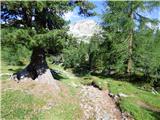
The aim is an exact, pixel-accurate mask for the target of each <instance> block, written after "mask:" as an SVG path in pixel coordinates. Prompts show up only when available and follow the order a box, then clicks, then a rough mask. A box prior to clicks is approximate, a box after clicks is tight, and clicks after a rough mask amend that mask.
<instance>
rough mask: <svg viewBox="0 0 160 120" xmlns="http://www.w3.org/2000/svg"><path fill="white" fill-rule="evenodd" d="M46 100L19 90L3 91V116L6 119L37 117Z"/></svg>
mask: <svg viewBox="0 0 160 120" xmlns="http://www.w3.org/2000/svg"><path fill="white" fill-rule="evenodd" d="M44 104H45V101H43V100H42V99H39V98H37V97H35V96H33V95H30V94H28V93H25V92H22V91H19V90H16V91H15V90H7V91H5V92H2V98H1V117H2V118H5V119H6V120H13V119H37V118H38V117H39V116H38V114H39V112H38V110H39V109H40V108H41V107H42V106H43V105H44Z"/></svg>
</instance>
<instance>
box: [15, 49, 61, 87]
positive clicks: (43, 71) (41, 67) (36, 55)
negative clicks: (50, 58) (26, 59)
mask: <svg viewBox="0 0 160 120" xmlns="http://www.w3.org/2000/svg"><path fill="white" fill-rule="evenodd" d="M16 75H17V79H18V80H21V79H24V78H26V77H27V78H31V79H32V80H35V81H38V82H41V83H47V84H52V85H53V86H54V87H55V88H57V89H58V85H57V83H56V80H55V79H54V78H53V76H52V74H51V71H50V69H49V67H48V65H47V62H46V55H45V51H44V49H43V48H39V47H36V48H34V49H33V52H32V56H31V62H30V64H29V65H28V66H27V67H26V68H25V69H24V70H22V71H20V72H18V73H16Z"/></svg>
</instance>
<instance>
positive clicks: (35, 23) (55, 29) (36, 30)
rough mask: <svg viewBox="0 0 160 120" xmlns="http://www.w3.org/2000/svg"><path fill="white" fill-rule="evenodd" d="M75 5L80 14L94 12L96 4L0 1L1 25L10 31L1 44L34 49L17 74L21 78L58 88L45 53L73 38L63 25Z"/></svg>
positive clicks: (84, 2) (61, 47) (56, 48)
mask: <svg viewBox="0 0 160 120" xmlns="http://www.w3.org/2000/svg"><path fill="white" fill-rule="evenodd" d="M76 6H78V7H79V14H80V15H84V16H92V15H94V12H93V11H92V9H93V8H94V7H95V6H94V4H92V3H91V2H88V1H18V2H17V1H3V2H1V23H3V24H1V25H2V28H3V29H9V31H10V32H6V34H3V32H2V45H5V44H13V45H16V44H22V45H25V46H27V47H28V48H29V49H31V50H32V55H31V61H30V63H29V65H28V66H27V67H26V68H25V69H24V70H22V71H20V72H18V73H16V76H17V78H18V79H19V80H20V79H21V78H22V77H30V78H32V79H35V80H37V81H40V82H44V83H49V84H50V83H53V85H55V86H54V87H57V85H56V83H55V80H54V78H53V77H52V75H51V72H50V69H49V67H48V65H47V62H46V54H52V55H55V54H58V53H60V52H61V50H62V49H63V46H64V44H65V42H67V40H68V39H71V38H70V37H69V35H68V34H67V29H66V28H65V27H64V26H65V25H66V23H67V22H66V21H65V20H64V19H63V15H64V14H65V13H67V12H69V11H72V10H73V9H74V7H76ZM11 27H12V28H11Z"/></svg>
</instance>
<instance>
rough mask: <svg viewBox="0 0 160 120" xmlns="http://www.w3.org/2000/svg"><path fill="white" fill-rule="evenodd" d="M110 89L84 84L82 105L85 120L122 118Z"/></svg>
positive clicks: (118, 119)
mask: <svg viewBox="0 0 160 120" xmlns="http://www.w3.org/2000/svg"><path fill="white" fill-rule="evenodd" d="M108 93H109V92H108V91H107V90H105V91H102V90H99V89H98V88H95V87H93V86H82V87H81V90H80V106H81V108H82V110H83V112H84V116H83V120H122V115H121V112H120V110H119V109H118V107H117V106H116V104H115V102H114V101H113V99H112V98H111V97H110V96H109V95H108Z"/></svg>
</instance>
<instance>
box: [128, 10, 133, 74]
mask: <svg viewBox="0 0 160 120" xmlns="http://www.w3.org/2000/svg"><path fill="white" fill-rule="evenodd" d="M129 17H130V20H133V13H132V8H131V11H130V14H129ZM132 48H133V28H132V26H131V29H130V32H129V41H128V65H127V73H128V75H129V76H131V72H132Z"/></svg>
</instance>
